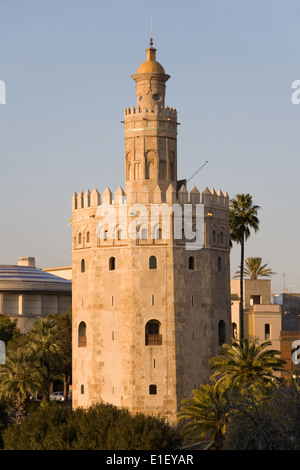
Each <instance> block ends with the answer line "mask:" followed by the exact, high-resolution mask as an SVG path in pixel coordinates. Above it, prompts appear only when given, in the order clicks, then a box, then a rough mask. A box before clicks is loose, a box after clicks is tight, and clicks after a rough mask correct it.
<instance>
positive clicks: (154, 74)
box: [132, 38, 170, 108]
mask: <svg viewBox="0 0 300 470" xmlns="http://www.w3.org/2000/svg"><path fill="white" fill-rule="evenodd" d="M132 78H133V80H134V81H135V82H136V97H137V106H140V107H147V108H149V107H150V108H154V107H155V106H157V105H158V106H159V107H164V106H165V94H166V86H165V83H166V81H167V80H168V79H169V78H170V76H169V75H167V74H166V73H165V70H164V68H163V66H162V65H161V64H160V63H159V62H157V60H156V49H155V47H153V41H152V38H151V39H150V47H149V48H148V49H147V50H146V61H145V62H143V63H142V64H141V65H140V66H139V67H138V69H137V72H136V74H135V75H132Z"/></svg>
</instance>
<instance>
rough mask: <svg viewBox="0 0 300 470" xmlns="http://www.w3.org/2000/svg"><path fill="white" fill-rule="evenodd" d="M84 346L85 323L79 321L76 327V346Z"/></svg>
mask: <svg viewBox="0 0 300 470" xmlns="http://www.w3.org/2000/svg"><path fill="white" fill-rule="evenodd" d="M85 346H86V324H85V322H84V321H81V322H80V323H79V327H78V347H79V348H83V347H85Z"/></svg>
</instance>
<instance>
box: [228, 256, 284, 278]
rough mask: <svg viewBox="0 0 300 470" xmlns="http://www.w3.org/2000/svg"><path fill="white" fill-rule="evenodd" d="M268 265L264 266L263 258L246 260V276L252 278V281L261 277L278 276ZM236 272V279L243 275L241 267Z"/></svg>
mask: <svg viewBox="0 0 300 470" xmlns="http://www.w3.org/2000/svg"><path fill="white" fill-rule="evenodd" d="M267 266H268V264H267V263H266V264H262V258H260V257H258V256H257V257H252V258H247V259H245V267H244V276H248V277H250V279H258V278H259V277H270V276H271V275H272V274H276V273H275V272H273V271H272V269H271V268H267ZM239 268H240V269H239V270H238V271H237V272H236V274H235V276H234V277H235V278H239V277H240V275H241V267H239Z"/></svg>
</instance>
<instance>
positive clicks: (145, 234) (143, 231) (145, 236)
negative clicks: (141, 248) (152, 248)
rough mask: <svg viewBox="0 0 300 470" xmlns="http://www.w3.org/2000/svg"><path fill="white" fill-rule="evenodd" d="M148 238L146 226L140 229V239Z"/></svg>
mask: <svg viewBox="0 0 300 470" xmlns="http://www.w3.org/2000/svg"><path fill="white" fill-rule="evenodd" d="M147 238H148V230H147V229H146V228H143V229H142V240H147Z"/></svg>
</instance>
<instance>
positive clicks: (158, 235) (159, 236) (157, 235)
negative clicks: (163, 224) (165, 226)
mask: <svg viewBox="0 0 300 470" xmlns="http://www.w3.org/2000/svg"><path fill="white" fill-rule="evenodd" d="M161 239H162V230H161V228H160V227H159V228H158V229H157V230H156V240H161Z"/></svg>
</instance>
